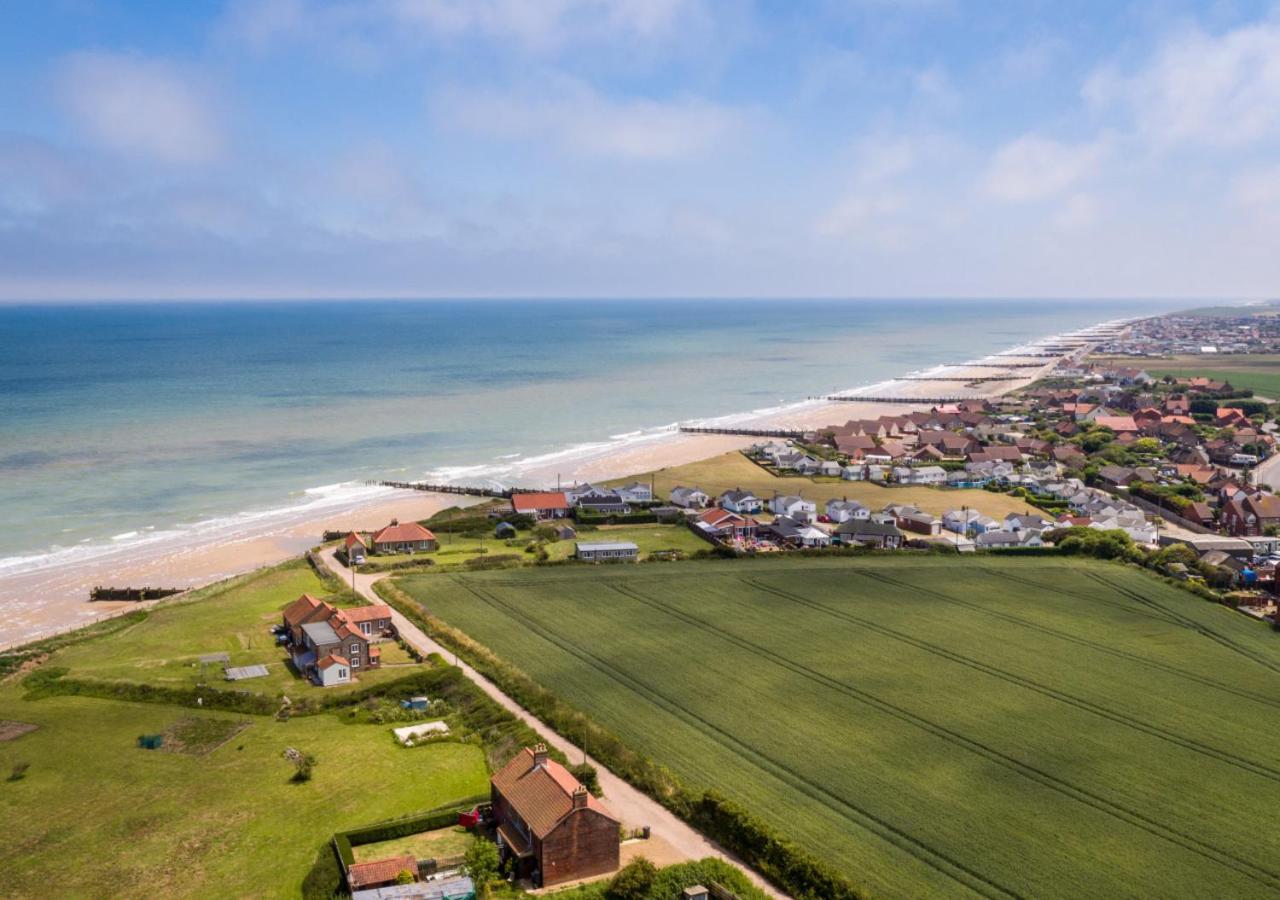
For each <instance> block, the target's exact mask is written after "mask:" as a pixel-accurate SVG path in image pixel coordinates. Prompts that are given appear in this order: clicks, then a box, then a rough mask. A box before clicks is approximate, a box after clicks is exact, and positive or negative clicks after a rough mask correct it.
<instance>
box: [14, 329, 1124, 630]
mask: <svg viewBox="0 0 1280 900" xmlns="http://www.w3.org/2000/svg"><path fill="white" fill-rule="evenodd" d="M1115 327H1119V326H1118V325H1117V324H1116V323H1100V324H1098V325H1094V326H1090V327H1088V328H1084V329H1080V330H1078V331H1075V332H1069V333H1067V334H1064V335H1055V336H1051V337H1048V338H1044V339H1042V340H1040V341H1034V342H1031V343H1029V344H1024V345H1020V346H1017V347H1012V348H1010V349H1008V350H1005V351H1003V352H1001V353H998V354H993V355H991V356H988V357H984V358H983V359H981V360H970V361H966V362H964V363H961V364H955V365H944V366H932V367H929V368H926V369H922V370H917V371H915V372H911V373H908V374H907V375H904V376H899V377H898V378H896V379H890V380H887V381H882V382H878V383H876V384H871V385H865V386H862V387H860V388H856V389H850V390H847V391H843V392H840V393H839V395H838V396H842V397H845V398H857V397H867V398H884V397H886V396H893V397H894V398H895V399H896V400H897V401H898V402H885V401H884V400H883V399H866V400H859V399H841V400H833V399H829V398H827V399H816V398H811V399H809V400H805V401H800V402H796V403H791V404H786V405H782V406H778V407H773V408H769V409H760V410H753V411H750V412H745V413H737V414H732V415H727V416H719V417H711V418H706V419H701V420H697V421H695V422H689V423H686V424H691V425H693V424H696V425H699V426H704V427H719V428H735V427H736V428H744V429H747V428H781V429H804V430H807V429H813V428H819V427H823V426H828V425H833V424H840V423H843V422H845V421H847V420H849V419H860V418H876V417H878V416H881V415H893V414H898V413H903V412H910V411H913V410H919V409H928V408H929V407H930V406H931V405H933V403H932V402H931V401H936V400H937V399H938V398H940V397H946V398H955V399H959V398H964V399H994V398H997V397H999V396H1001V395H1003V394H1007V393H1009V392H1011V391H1014V390H1017V389H1019V388H1021V387H1025V386H1026V385H1027V384H1030V383H1031V382H1033V381H1035V380H1036V379H1037V378H1040V377H1042V376H1043V375H1044V374H1045V372H1046V371H1048V370H1051V369H1052V368H1053V367H1055V366H1056V365H1058V364H1059V363H1060V362H1061V361H1062V359H1064V358H1067V357H1068V356H1070V353H1069V352H1064V353H1061V354H1058V355H1055V356H1040V355H1032V354H1037V353H1039V352H1040V351H1041V350H1042V349H1043V348H1056V347H1058V346H1062V345H1064V344H1065V343H1068V342H1070V341H1073V340H1081V338H1080V337H1079V336H1087V335H1089V334H1090V333H1093V332H1095V331H1097V330H1098V329H1103V328H1115ZM1002 363H1004V364H1008V365H1014V364H1016V365H1019V366H1022V367H1020V368H1016V369H1014V368H1002V365H1001V364H1002ZM1033 363H1041V364H1042V365H1039V366H1033V365H1032V364H1033ZM1001 372H1003V373H1004V375H1005V376H1008V377H1004V378H1000V379H999V380H983V381H980V382H976V383H974V382H972V379H974V378H983V379H985V378H992V377H993V375H994V373H1001ZM914 398H919V400H918V402H912V401H913V399H914ZM754 440H755V439H754V438H751V437H747V436H739V435H705V434H688V433H682V432H680V431H679V430H678V428H677V427H676V426H675V425H669V426H665V427H662V428H654V429H648V430H640V431H636V432H631V433H629V434H625V435H617V436H614V437H612V438H610V439H608V440H604V441H599V442H594V443H590V444H583V445H577V446H573V447H568V448H565V449H563V450H560V451H557V452H554V453H550V454H545V455H542V456H535V457H528V458H509V459H507V460H502V461H498V462H495V463H491V464H487V465H475V466H466V467H454V468H451V469H439V470H435V471H433V472H429V473H427V476H426V477H425V478H424V479H422V480H426V481H431V482H443V483H458V484H465V483H472V484H491V485H499V484H501V485H517V486H520V487H553V486H555V485H556V484H557V483H565V484H567V483H572V482H574V481H597V480H605V479H612V478H621V477H625V476H627V475H631V474H634V473H638V472H647V471H653V470H657V469H662V468H667V467H670V466H677V465H683V464H686V463H690V462H696V461H699V460H702V459H707V458H710V457H712V456H717V455H719V454H722V453H725V452H728V451H730V450H734V449H739V448H741V447H744V446H747V445H749V444H751V443H753V442H754ZM306 496H307V498H308V499H307V500H306V501H305V502H303V503H302V504H299V505H297V506H295V507H282V508H280V509H276V510H266V511H262V512H256V513H245V514H241V515H239V516H233V517H227V518H225V519H221V520H211V521H210V522H207V523H197V524H196V525H194V526H191V527H189V528H187V529H185V530H179V529H173V530H169V531H164V532H155V533H153V534H148V535H137V534H132V533H131V534H126V535H121V536H119V538H118V539H117V540H116V541H114V542H112V543H110V544H99V545H97V546H94V547H92V548H82V547H71V548H65V549H63V550H59V551H57V552H56V553H52V554H44V555H42V556H41V557H39V558H34V557H33V558H32V559H33V560H35V559H38V560H39V561H38V562H35V561H33V562H31V563H30V564H29V565H27V566H26V568H24V562H25V560H24V559H21V558H20V559H10V560H4V561H0V623H3V624H4V626H5V632H6V634H7V635H8V637H9V639H8V640H7V641H6V642H5V643H6V645H14V644H21V643H25V642H28V641H31V640H35V639H38V638H40V637H43V636H47V635H50V634H54V633H58V632H61V631H65V630H67V629H68V628H73V627H77V626H80V625H84V624H88V623H89V622H92V621H96V620H98V619H101V618H105V617H107V616H109V615H113V614H119V613H121V612H124V611H127V610H129V609H136V608H137V604H133V603H90V602H89V601H88V599H87V598H88V593H89V590H90V588H91V587H93V586H94V585H113V586H134V587H139V586H154V587H182V588H185V587H196V586H200V585H204V584H209V583H212V582H215V581H219V580H221V579H224V578H228V577H231V576H234V575H239V574H243V573H245V572H249V571H252V570H254V569H258V568H261V567H263V566H269V565H274V564H277V563H279V562H282V561H284V560H286V559H289V558H290V557H293V556H297V555H298V554H299V553H302V552H303V551H304V550H306V549H308V548H310V547H313V546H315V545H316V544H317V543H319V540H320V535H321V533H322V532H323V531H326V530H346V529H373V528H378V527H381V526H383V525H385V524H387V523H388V522H389V521H390V520H391V519H393V518H397V519H401V520H409V519H424V518H427V517H429V516H431V515H433V514H434V513H436V512H438V511H439V510H441V509H444V508H447V507H449V506H454V505H464V504H466V503H469V502H475V501H474V500H469V499H468V498H466V497H461V496H458V495H454V494H433V493H427V492H421V491H403V490H395V489H391V488H378V487H369V486H360V485H330V486H327V487H326V488H317V489H313V490H312V491H308V492H306Z"/></svg>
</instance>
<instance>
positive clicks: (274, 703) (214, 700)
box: [22, 666, 280, 716]
mask: <svg viewBox="0 0 1280 900" xmlns="http://www.w3.org/2000/svg"><path fill="white" fill-rule="evenodd" d="M69 671H70V670H69V669H66V668H65V667H63V666H46V667H44V668H42V669H37V670H36V671H35V672H33V673H31V674H30V675H28V676H27V677H26V678H25V679H23V682H22V686H23V687H25V688H26V689H27V693H26V694H25V696H24V699H27V700H38V699H40V698H42V697H52V696H63V695H75V696H82V697H99V698H102V699H106V700H132V701H135V702H138V703H167V704H172V705H175V706H199V707H201V708H203V709H219V710H227V711H230V712H238V713H248V714H250V715H258V716H269V715H271V714H272V713H274V712H275V711H276V710H277V709H279V706H280V701H279V700H278V699H276V698H274V697H268V696H267V695H265V694H251V693H247V692H242V691H223V690H219V689H217V688H209V687H204V688H178V687H160V686H157V685H154V684H139V683H137V682H132V681H98V680H96V679H93V678H67V677H66V676H67V673H68V672H69Z"/></svg>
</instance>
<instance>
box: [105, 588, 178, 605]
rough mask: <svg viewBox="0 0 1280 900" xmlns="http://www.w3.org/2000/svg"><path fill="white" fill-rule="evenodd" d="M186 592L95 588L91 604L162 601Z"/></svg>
mask: <svg viewBox="0 0 1280 900" xmlns="http://www.w3.org/2000/svg"><path fill="white" fill-rule="evenodd" d="M185 590H187V588H153V587H142V588H131V587H123V588H117V587H95V588H93V589H92V590H90V591H89V602H90V603H92V602H94V601H96V600H102V601H120V600H130V601H133V602H135V603H140V602H142V601H144V600H162V599H164V598H165V597H172V596H173V595H174V594H181V593H182V592H183V591H185Z"/></svg>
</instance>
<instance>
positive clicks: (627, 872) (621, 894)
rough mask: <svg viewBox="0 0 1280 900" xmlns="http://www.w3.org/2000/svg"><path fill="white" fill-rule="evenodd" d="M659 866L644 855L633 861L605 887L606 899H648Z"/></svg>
mask: <svg viewBox="0 0 1280 900" xmlns="http://www.w3.org/2000/svg"><path fill="white" fill-rule="evenodd" d="M657 877H658V867H657V866H655V865H654V864H653V863H651V862H649V860H647V859H645V858H644V857H643V856H640V857H637V858H636V859H633V860H632V861H631V862H629V863H627V865H626V866H625V867H624V868H623V869H622V870H621V871H620V872H618V874H617V875H615V876H614V877H613V881H611V882H609V886H608V887H607V888H605V891H604V898H605V900H648V897H649V895H650V893H651V891H652V890H653V881H654V879H655V878H657Z"/></svg>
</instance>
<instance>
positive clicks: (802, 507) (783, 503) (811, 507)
mask: <svg viewBox="0 0 1280 900" xmlns="http://www.w3.org/2000/svg"><path fill="white" fill-rule="evenodd" d="M769 511H770V512H771V513H773V514H774V515H775V516H787V517H788V518H791V519H796V520H797V521H802V522H812V521H813V520H814V518H815V517H816V516H817V514H818V505H817V504H816V503H813V502H811V501H809V500H806V499H804V498H803V497H796V496H792V495H788V496H783V497H774V498H773V500H771V501H770V502H769Z"/></svg>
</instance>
